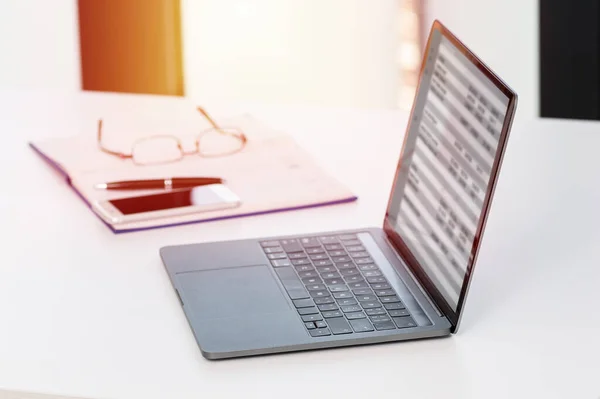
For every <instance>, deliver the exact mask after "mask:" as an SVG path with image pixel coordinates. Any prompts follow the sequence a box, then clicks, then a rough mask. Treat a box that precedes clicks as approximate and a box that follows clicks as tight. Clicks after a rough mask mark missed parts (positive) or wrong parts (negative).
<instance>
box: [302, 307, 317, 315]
mask: <svg viewBox="0 0 600 399" xmlns="http://www.w3.org/2000/svg"><path fill="white" fill-rule="evenodd" d="M298 313H299V314H300V315H301V316H305V315H307V314H318V313H319V311H318V310H317V308H315V307H314V306H313V307H312V308H300V309H298Z"/></svg>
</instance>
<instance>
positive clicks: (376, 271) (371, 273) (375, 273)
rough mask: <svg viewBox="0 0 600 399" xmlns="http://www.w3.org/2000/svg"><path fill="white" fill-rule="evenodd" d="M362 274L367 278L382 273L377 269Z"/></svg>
mask: <svg viewBox="0 0 600 399" xmlns="http://www.w3.org/2000/svg"><path fill="white" fill-rule="evenodd" d="M292 263H294V261H292ZM363 275H364V276H365V277H366V278H367V279H368V278H369V277H379V276H382V275H383V274H381V272H380V271H379V270H367V271H366V272H363Z"/></svg>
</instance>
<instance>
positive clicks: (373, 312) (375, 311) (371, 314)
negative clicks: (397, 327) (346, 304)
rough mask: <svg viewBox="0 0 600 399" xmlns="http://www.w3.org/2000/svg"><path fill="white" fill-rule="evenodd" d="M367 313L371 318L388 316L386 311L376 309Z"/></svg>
mask: <svg viewBox="0 0 600 399" xmlns="http://www.w3.org/2000/svg"><path fill="white" fill-rule="evenodd" d="M365 313H366V314H368V315H369V316H378V315H380V314H387V313H386V312H385V310H384V309H382V308H376V309H366V310H365Z"/></svg>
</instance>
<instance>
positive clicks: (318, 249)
mask: <svg viewBox="0 0 600 399" xmlns="http://www.w3.org/2000/svg"><path fill="white" fill-rule="evenodd" d="M306 253H307V254H309V255H314V254H322V253H325V250H324V249H323V247H321V246H318V247H315V248H306Z"/></svg>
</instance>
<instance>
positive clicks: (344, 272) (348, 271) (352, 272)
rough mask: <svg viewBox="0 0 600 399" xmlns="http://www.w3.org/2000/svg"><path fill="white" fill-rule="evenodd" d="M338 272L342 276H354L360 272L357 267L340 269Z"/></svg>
mask: <svg viewBox="0 0 600 399" xmlns="http://www.w3.org/2000/svg"><path fill="white" fill-rule="evenodd" d="M340 274H341V275H342V276H344V277H350V276H356V275H357V274H360V272H359V271H358V269H344V270H340Z"/></svg>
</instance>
